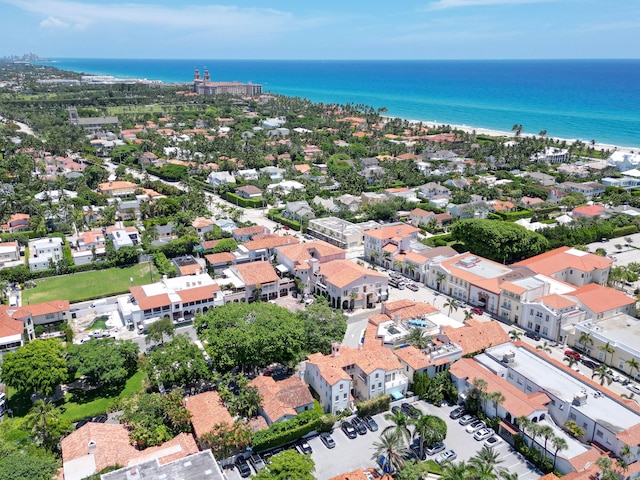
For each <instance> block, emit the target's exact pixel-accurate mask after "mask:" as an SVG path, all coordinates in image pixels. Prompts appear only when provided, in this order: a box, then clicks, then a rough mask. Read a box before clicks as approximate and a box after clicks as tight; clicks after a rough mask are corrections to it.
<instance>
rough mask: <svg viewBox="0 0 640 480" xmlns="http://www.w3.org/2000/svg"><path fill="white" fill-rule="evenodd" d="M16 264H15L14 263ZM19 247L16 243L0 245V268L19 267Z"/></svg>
mask: <svg viewBox="0 0 640 480" xmlns="http://www.w3.org/2000/svg"><path fill="white" fill-rule="evenodd" d="M16 262H17V263H16ZM21 264H22V262H21V260H20V245H19V244H18V242H1V243H0V268H6V267H8V266H17V265H21Z"/></svg>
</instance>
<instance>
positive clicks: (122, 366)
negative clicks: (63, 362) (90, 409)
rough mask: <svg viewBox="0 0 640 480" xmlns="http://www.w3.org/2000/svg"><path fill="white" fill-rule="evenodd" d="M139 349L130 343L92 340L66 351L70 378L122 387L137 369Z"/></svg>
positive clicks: (108, 339) (68, 348) (107, 339)
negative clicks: (76, 377)
mask: <svg viewBox="0 0 640 480" xmlns="http://www.w3.org/2000/svg"><path fill="white" fill-rule="evenodd" d="M138 351H139V348H138V345H137V344H136V343H134V342H132V341H130V340H126V341H120V340H114V339H111V338H105V339H100V340H92V341H90V342H87V343H83V344H82V345H69V346H68V347H67V352H68V355H67V365H68V368H69V373H70V374H71V375H84V376H86V377H87V379H88V380H89V382H90V383H91V384H93V385H103V386H105V387H107V388H115V387H121V386H123V385H124V384H125V382H126V381H127V379H128V378H129V377H130V376H131V375H133V374H134V373H135V372H136V370H137V368H138Z"/></svg>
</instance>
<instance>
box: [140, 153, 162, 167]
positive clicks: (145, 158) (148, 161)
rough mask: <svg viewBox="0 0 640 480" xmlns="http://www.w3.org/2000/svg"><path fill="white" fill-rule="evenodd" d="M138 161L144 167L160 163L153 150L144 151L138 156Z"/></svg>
mask: <svg viewBox="0 0 640 480" xmlns="http://www.w3.org/2000/svg"><path fill="white" fill-rule="evenodd" d="M138 163H139V164H140V166H141V167H142V168H145V167H149V166H151V167H155V166H157V164H158V156H157V155H156V154H155V153H153V152H143V153H142V155H140V156H139V157H138Z"/></svg>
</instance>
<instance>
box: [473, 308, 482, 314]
mask: <svg viewBox="0 0 640 480" xmlns="http://www.w3.org/2000/svg"><path fill="white" fill-rule="evenodd" d="M471 313H473V314H474V315H482V314H483V313H484V312H483V311H482V310H481V309H480V308H478V307H473V308H472V309H471Z"/></svg>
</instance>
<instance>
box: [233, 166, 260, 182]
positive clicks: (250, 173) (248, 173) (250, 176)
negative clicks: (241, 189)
mask: <svg viewBox="0 0 640 480" xmlns="http://www.w3.org/2000/svg"><path fill="white" fill-rule="evenodd" d="M236 176H237V177H239V178H241V179H243V180H244V181H245V182H248V181H251V180H258V177H259V176H260V174H259V173H258V171H257V170H256V169H255V168H248V169H246V170H238V171H237V172H236Z"/></svg>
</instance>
